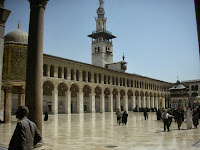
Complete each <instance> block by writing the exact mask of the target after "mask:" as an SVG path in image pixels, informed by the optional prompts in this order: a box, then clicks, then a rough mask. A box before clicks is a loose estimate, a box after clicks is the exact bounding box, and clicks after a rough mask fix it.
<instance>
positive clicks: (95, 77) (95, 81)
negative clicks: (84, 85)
mask: <svg viewBox="0 0 200 150" xmlns="http://www.w3.org/2000/svg"><path fill="white" fill-rule="evenodd" d="M94 83H97V74H96V73H95V74H94Z"/></svg>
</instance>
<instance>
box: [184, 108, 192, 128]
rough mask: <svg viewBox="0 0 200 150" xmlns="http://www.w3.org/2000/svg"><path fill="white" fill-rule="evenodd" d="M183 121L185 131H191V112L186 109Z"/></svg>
mask: <svg viewBox="0 0 200 150" xmlns="http://www.w3.org/2000/svg"><path fill="white" fill-rule="evenodd" d="M185 119H186V124H187V129H192V111H191V110H190V108H189V107H187V109H186V111H185Z"/></svg>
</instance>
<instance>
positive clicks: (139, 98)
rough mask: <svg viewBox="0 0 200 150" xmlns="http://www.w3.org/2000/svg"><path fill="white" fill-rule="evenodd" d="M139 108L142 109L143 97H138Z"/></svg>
mask: <svg viewBox="0 0 200 150" xmlns="http://www.w3.org/2000/svg"><path fill="white" fill-rule="evenodd" d="M138 107H139V108H141V96H138Z"/></svg>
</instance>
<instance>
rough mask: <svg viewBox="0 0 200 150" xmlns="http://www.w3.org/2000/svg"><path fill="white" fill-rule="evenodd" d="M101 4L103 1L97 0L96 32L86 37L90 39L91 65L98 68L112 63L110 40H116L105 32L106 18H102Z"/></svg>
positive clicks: (109, 33)
mask: <svg viewBox="0 0 200 150" xmlns="http://www.w3.org/2000/svg"><path fill="white" fill-rule="evenodd" d="M103 3H104V2H103V0H99V8H98V9H97V16H98V17H97V18H95V20H96V30H95V31H93V32H92V34H90V35H88V37H90V38H92V65H95V66H100V67H105V65H106V64H110V63H113V45H112V39H113V38H116V37H115V36H114V35H112V33H111V32H109V31H107V30H106V21H107V18H105V17H104V14H105V12H104V8H103Z"/></svg>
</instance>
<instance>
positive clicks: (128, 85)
mask: <svg viewBox="0 0 200 150" xmlns="http://www.w3.org/2000/svg"><path fill="white" fill-rule="evenodd" d="M126 82H127V87H129V79H127V81H126Z"/></svg>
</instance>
